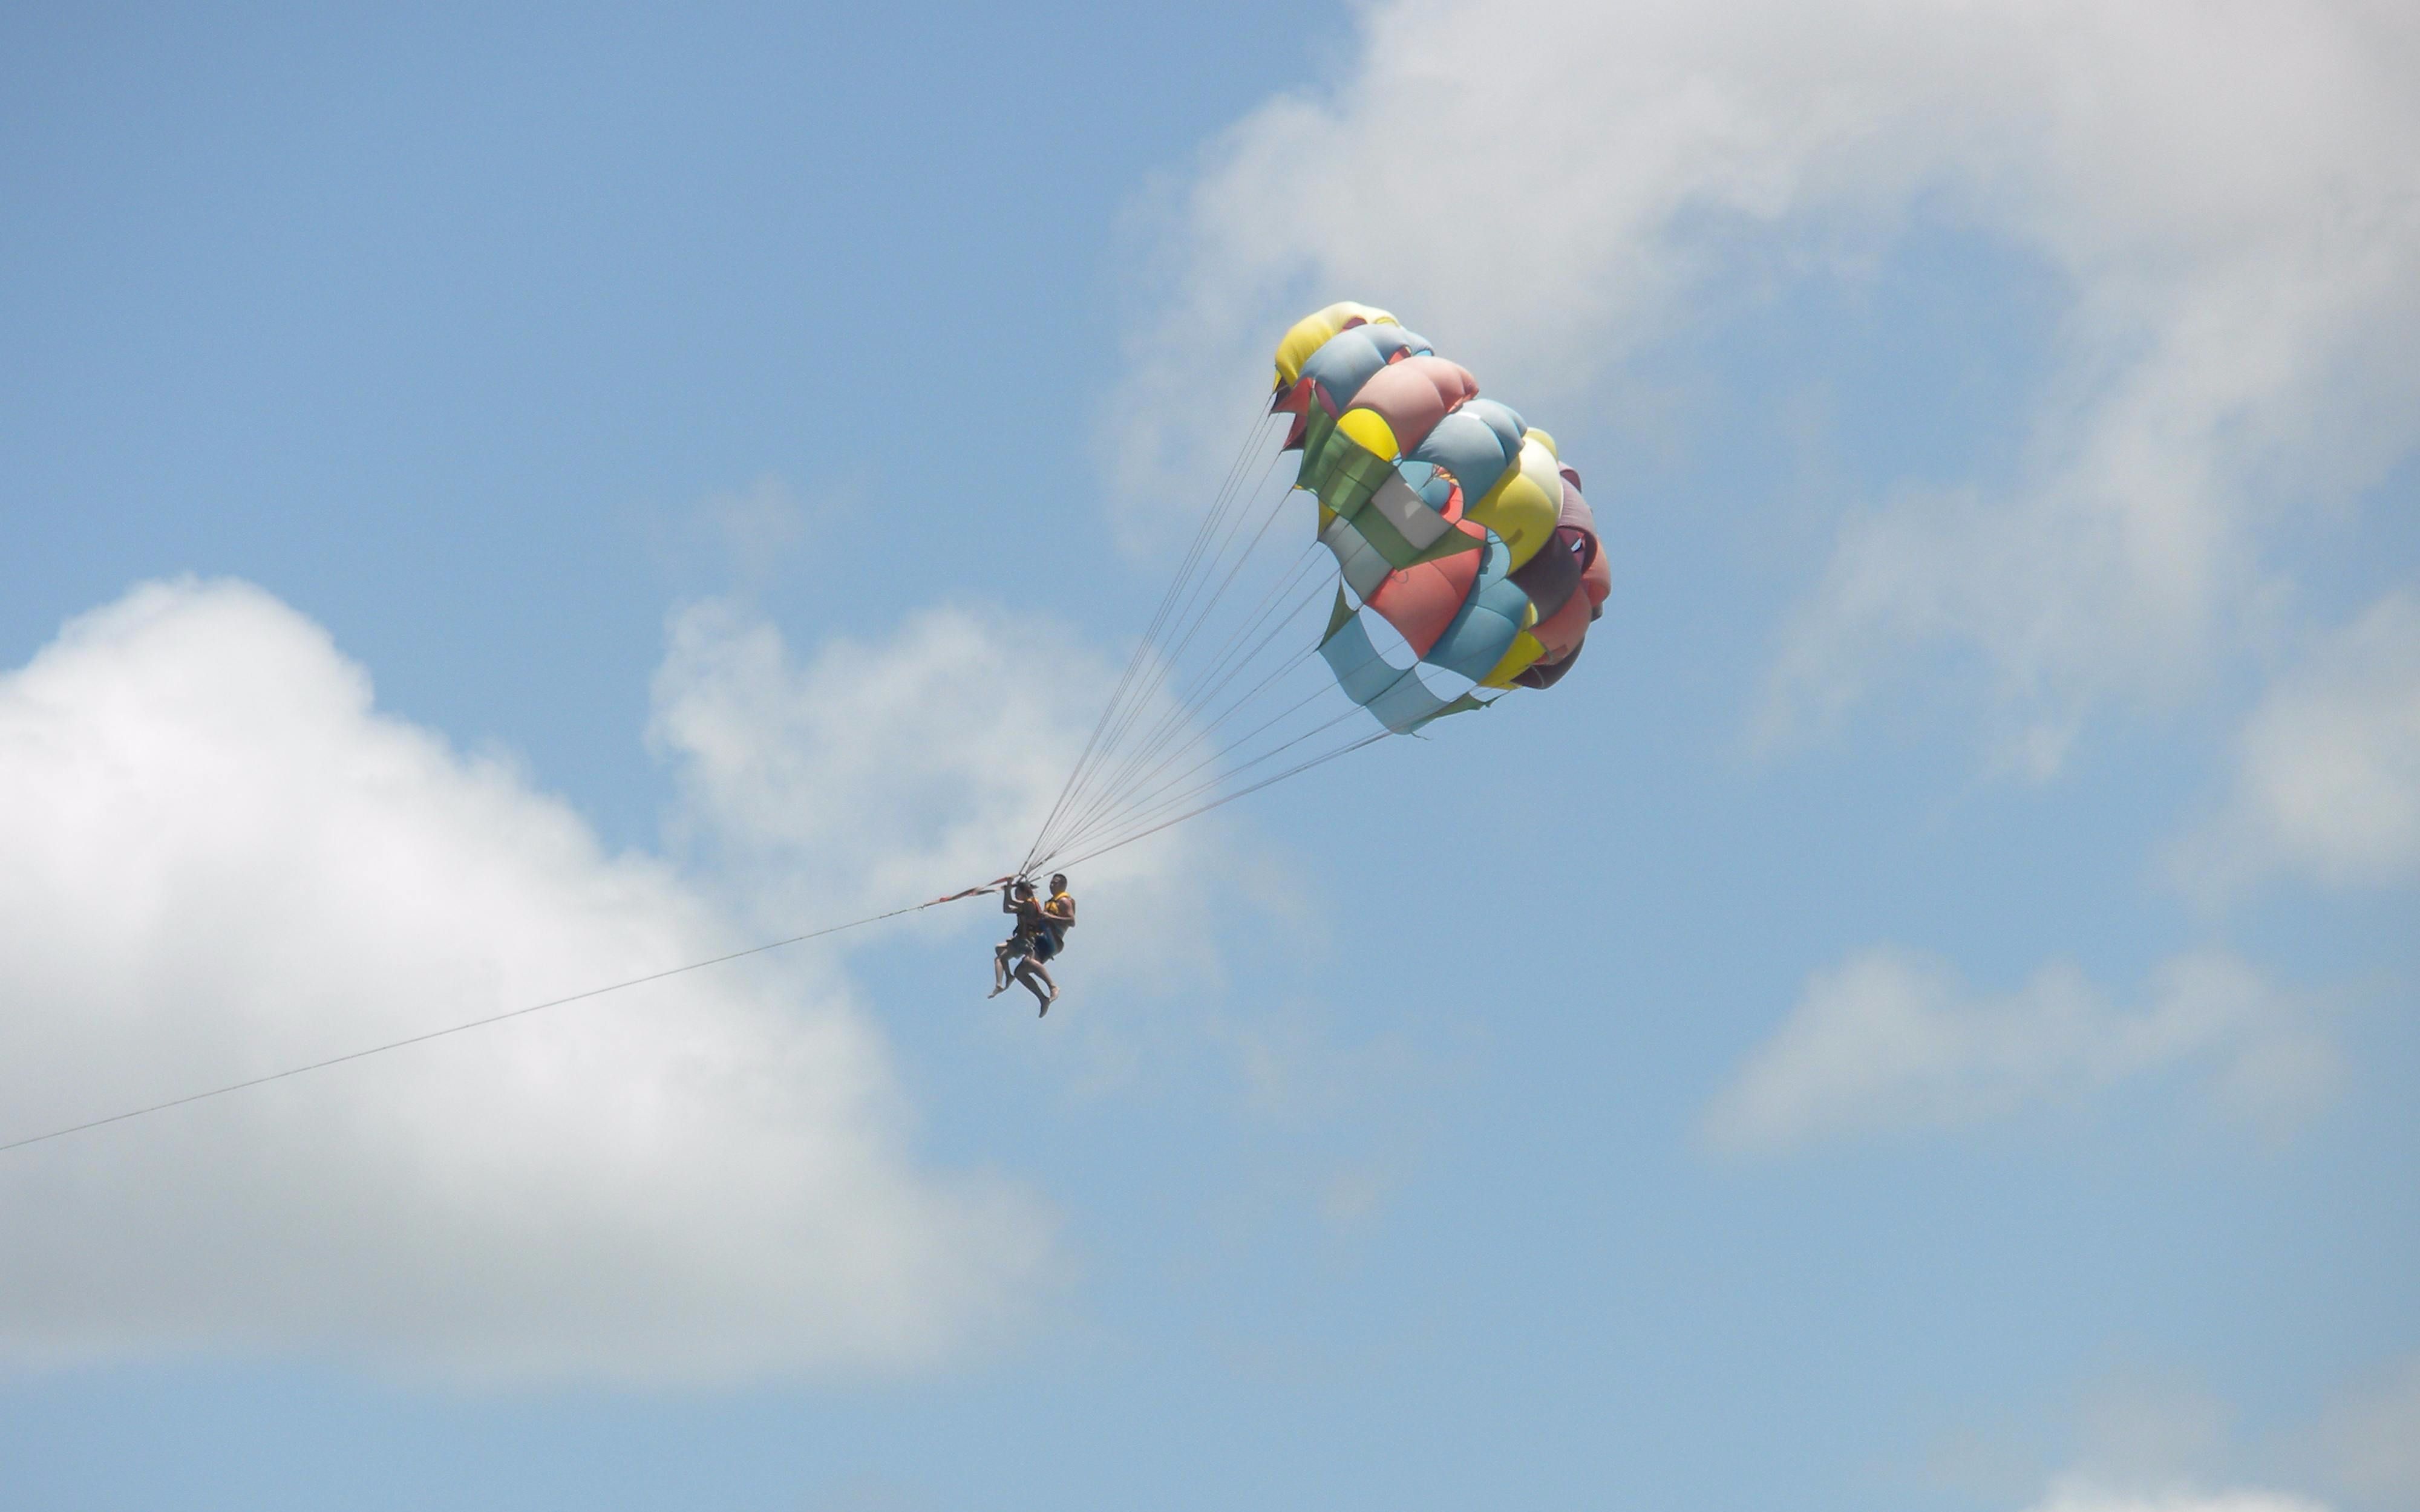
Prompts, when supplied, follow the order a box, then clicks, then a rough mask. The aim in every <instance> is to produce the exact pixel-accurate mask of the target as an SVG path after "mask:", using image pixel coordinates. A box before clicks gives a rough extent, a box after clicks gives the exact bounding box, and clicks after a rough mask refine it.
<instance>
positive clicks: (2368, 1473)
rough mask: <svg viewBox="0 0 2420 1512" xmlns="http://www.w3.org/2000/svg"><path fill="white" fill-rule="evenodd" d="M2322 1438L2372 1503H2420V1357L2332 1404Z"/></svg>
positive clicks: (2341, 1473)
mask: <svg viewBox="0 0 2420 1512" xmlns="http://www.w3.org/2000/svg"><path fill="white" fill-rule="evenodd" d="M2319 1439H2320V1443H2321V1445H2322V1449H2323V1452H2324V1453H2325V1455H2326V1457H2327V1458H2328V1460H2329V1462H2330V1465H2331V1468H2332V1469H2333V1471H2334V1472H2335V1476H2336V1478H2337V1479H2339V1480H2341V1481H2342V1482H2343V1483H2344V1485H2345V1488H2346V1489H2349V1490H2350V1491H2352V1492H2353V1493H2355V1494H2356V1495H2358V1496H2360V1497H2361V1498H2362V1499H2363V1501H2364V1503H2365V1504H2369V1505H2375V1506H2378V1507H2381V1508H2384V1507H2420V1355H2413V1356H2411V1357H2409V1358H2406V1359H2404V1360H2403V1361H2401V1362H2399V1363H2398V1365H2397V1367H2396V1368H2395V1370H2394V1371H2393V1372H2392V1373H2390V1374H2389V1375H2387V1376H2386V1377H2385V1378H2383V1379H2381V1380H2380V1381H2376V1382H2374V1383H2372V1384H2371V1385H2370V1386H2368V1387H2367V1388H2366V1389H2363V1390H2359V1391H2355V1392H2350V1393H2348V1394H2347V1395H2346V1396H2343V1397H2342V1398H2340V1399H2339V1400H2337V1401H2336V1402H2335V1403H2334V1404H2332V1405H2331V1407H2330V1408H2329V1410H2328V1412H2327V1413H2326V1414H2325V1416H2324V1418H2323V1419H2322V1422H2321V1425H2320V1430H2319Z"/></svg>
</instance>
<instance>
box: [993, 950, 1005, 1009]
mask: <svg viewBox="0 0 2420 1512" xmlns="http://www.w3.org/2000/svg"><path fill="white" fill-rule="evenodd" d="M1006 991H1008V946H1007V944H1006V942H1002V943H1001V944H999V945H996V946H993V947H992V951H991V995H993V996H994V997H998V996H999V995H1001V994H1002V993H1004V992H1006Z"/></svg>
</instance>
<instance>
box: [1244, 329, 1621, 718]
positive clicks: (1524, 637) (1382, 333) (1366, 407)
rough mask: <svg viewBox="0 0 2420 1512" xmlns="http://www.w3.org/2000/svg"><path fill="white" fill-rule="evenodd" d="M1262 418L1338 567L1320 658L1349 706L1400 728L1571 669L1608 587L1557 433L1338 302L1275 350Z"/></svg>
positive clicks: (1405, 335) (1455, 366) (1412, 339)
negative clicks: (1281, 444)
mask: <svg viewBox="0 0 2420 1512" xmlns="http://www.w3.org/2000/svg"><path fill="white" fill-rule="evenodd" d="M1270 409H1271V410H1272V411H1274V412H1281V413H1288V414H1292V415H1294V416H1295V422H1294V424H1293V426H1292V428H1291V429H1290V430H1289V431H1288V432H1287V435H1286V439H1285V446H1286V449H1288V450H1295V449H1299V450H1300V451H1301V453H1302V470H1301V471H1300V473H1299V474H1298V475H1297V476H1296V478H1295V487H1296V488H1299V489H1305V490H1308V491H1309V492H1311V494H1313V495H1314V496H1316V497H1317V499H1318V501H1319V538H1320V541H1321V542H1322V543H1323V544H1324V545H1326V547H1327V548H1328V549H1329V550H1330V551H1332V552H1333V553H1334V554H1335V557H1336V562H1337V565H1338V567H1339V568H1340V569H1341V571H1342V579H1343V580H1342V582H1341V583H1340V584H1339V585H1338V587H1337V590H1336V600H1335V605H1334V608H1333V609H1331V611H1330V613H1329V615H1328V622H1327V629H1326V634H1325V636H1324V637H1323V638H1322V640H1321V641H1320V647H1319V652H1320V656H1322V657H1323V658H1325V659H1326V662H1327V665H1328V667H1329V669H1330V670H1331V671H1334V672H1335V674H1336V680H1337V683H1338V684H1339V685H1340V686H1341V687H1342V688H1343V689H1344V691H1345V693H1346V695H1347V696H1348V697H1350V698H1351V699H1352V700H1353V701H1354V702H1356V703H1358V704H1360V705H1361V706H1362V707H1364V708H1366V709H1368V710H1369V711H1370V712H1371V714H1372V715H1373V716H1375V717H1377V719H1378V721H1379V722H1380V723H1382V724H1384V725H1385V726H1386V727H1387V728H1388V730H1390V731H1394V732H1396V733H1410V732H1411V731H1414V730H1417V729H1419V727H1420V726H1422V725H1424V724H1427V723H1428V722H1429V721H1431V720H1433V719H1439V718H1442V717H1445V716H1447V715H1449V714H1457V713H1461V712H1462V711H1464V710H1466V709H1474V708H1478V707H1480V706H1481V705H1482V704H1484V703H1486V702H1492V698H1491V697H1490V693H1491V690H1493V691H1494V692H1495V693H1497V694H1500V693H1501V692H1502V691H1504V690H1508V689H1511V688H1512V687H1553V686H1554V685H1555V683H1556V682H1558V681H1559V679H1560V678H1561V677H1562V675H1563V673H1565V672H1566V671H1570V670H1571V666H1572V663H1573V662H1574V661H1575V660H1576V659H1577V658H1578V656H1579V651H1580V643H1581V641H1582V640H1585V639H1586V638H1587V635H1588V627H1589V625H1590V622H1592V621H1593V620H1595V619H1596V618H1597V617H1598V616H1599V615H1600V614H1602V613H1603V612H1604V611H1605V600H1606V594H1608V593H1609V592H1610V591H1611V588H1612V576H1611V569H1610V566H1609V564H1608V563H1606V556H1605V551H1604V549H1603V547H1602V545H1601V544H1600V542H1599V541H1598V538H1597V532H1596V518H1595V517H1594V516H1593V515H1592V514H1590V510H1589V506H1588V501H1586V500H1585V499H1583V498H1581V497H1580V479H1579V474H1578V473H1577V472H1575V471H1573V470H1572V469H1571V468H1568V467H1566V466H1564V465H1563V463H1562V460H1561V458H1560V456H1559V455H1558V454H1557V452H1556V449H1555V442H1554V438H1552V437H1550V436H1548V435H1547V434H1546V433H1545V432H1544V431H1543V430H1537V429H1533V428H1532V427H1530V426H1529V425H1528V424H1526V423H1524V422H1523V420H1522V419H1521V416H1520V415H1519V414H1518V413H1517V412H1515V411H1514V410H1512V409H1510V408H1508V407H1506V406H1505V405H1502V404H1499V403H1497V401H1496V400H1493V399H1486V398H1481V396H1480V393H1479V382H1478V380H1477V379H1476V378H1472V377H1471V376H1470V373H1469V371H1468V370H1467V369H1466V368H1464V367H1463V366H1461V364H1459V363H1451V362H1448V361H1447V360H1445V359H1444V358H1442V357H1439V356H1437V355H1436V354H1435V351H1434V350H1433V349H1432V348H1431V347H1430V346H1429V344H1428V343H1427V342H1426V341H1424V340H1422V339H1421V338H1420V337H1419V336H1417V335H1414V334H1413V333H1412V332H1409V331H1406V330H1404V327H1403V325H1402V324H1401V323H1400V322H1398V321H1397V320H1396V319H1395V317H1394V316H1391V315H1389V314H1388V313H1387V312H1386V311H1384V310H1380V309H1376V308H1373V306H1370V305H1366V304H1355V303H1351V302H1349V301H1348V302H1343V303H1338V304H1331V305H1329V306H1327V307H1326V309H1324V310H1321V311H1319V312H1318V313H1316V314H1314V315H1310V316H1304V317H1303V318H1302V319H1301V320H1298V321H1296V322H1295V325H1294V328H1293V329H1292V330H1290V331H1288V332H1286V334H1285V339H1284V340H1283V341H1280V343H1279V344H1278V349H1277V382H1276V389H1275V393H1274V396H1273V397H1272V399H1271V401H1270Z"/></svg>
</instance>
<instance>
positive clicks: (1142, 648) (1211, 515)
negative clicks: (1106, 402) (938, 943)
mask: <svg viewBox="0 0 2420 1512" xmlns="http://www.w3.org/2000/svg"><path fill="white" fill-rule="evenodd" d="M1275 418H1276V417H1275V416H1272V415H1268V414H1262V415H1260V416H1259V417H1258V418H1257V419H1255V420H1254V422H1253V423H1252V424H1251V426H1250V428H1249V430H1247V431H1246V432H1245V435H1244V439H1243V441H1242V443H1241V444H1239V445H1238V446H1237V447H1236V448H1235V456H1234V460H1233V461H1232V462H1230V463H1229V464H1228V465H1227V476H1226V479H1225V481H1224V482H1223V483H1221V484H1220V485H1219V488H1218V499H1217V501H1216V502H1214V504H1213V506H1212V507H1211V508H1210V509H1209V510H1208V511H1207V512H1205V513H1204V514H1203V515H1202V523H1201V526H1200V527H1199V528H1198V529H1197V530H1196V531H1195V532H1194V533H1193V541H1192V544H1191V545H1190V546H1188V547H1187V548H1186V552H1185V556H1184V559H1183V560H1182V561H1180V562H1179V563H1178V564H1177V568H1176V572H1175V575H1174V576H1173V577H1171V579H1169V584H1168V590H1167V592H1165V593H1163V594H1161V595H1160V599H1159V607H1158V608H1157V609H1154V610H1153V611H1152V617H1151V623H1150V625H1147V626H1145V628H1144V630H1143V634H1142V639H1140V640H1138V641H1136V642H1135V648H1134V652H1133V654H1132V655H1131V656H1128V657H1127V658H1126V665H1125V671H1124V672H1123V673H1122V674H1121V675H1120V676H1119V678H1118V686H1117V687H1116V688H1115V689H1114V690H1113V691H1112V692H1111V693H1110V694H1109V702H1108V703H1106V704H1104V705H1103V706H1102V708H1101V717H1100V718H1099V719H1097V720H1095V721H1094V725H1093V733H1092V735H1091V736H1090V737H1089V738H1088V739H1086V741H1085V742H1084V749H1083V751H1082V752H1081V753H1080V754H1079V755H1078V757H1077V758H1076V764H1075V767H1074V768H1073V769H1072V770H1070V771H1069V772H1068V774H1067V780H1066V781H1065V782H1064V783H1063V784H1061V786H1060V789H1059V796H1058V797H1057V799H1056V800H1054V801H1053V802H1052V804H1051V807H1050V812H1049V814H1048V815H1047V816H1046V817H1045V819H1044V820H1043V825H1042V827H1043V832H1044V833H1045V834H1047V833H1048V831H1049V828H1050V825H1052V824H1054V823H1056V822H1057V820H1058V817H1059V814H1060V811H1061V810H1063V809H1064V808H1065V807H1066V805H1067V803H1068V800H1069V799H1070V797H1071V796H1073V795H1074V794H1075V792H1076V790H1077V788H1078V786H1079V784H1080V782H1081V780H1082V779H1083V778H1084V776H1085V774H1086V772H1087V770H1088V764H1090V762H1091V761H1092V758H1093V753H1094V750H1095V749H1096V748H1098V747H1099V746H1100V743H1101V737H1102V735H1103V733H1105V732H1107V731H1108V729H1109V725H1110V723H1111V721H1112V719H1113V718H1114V717H1116V716H1117V715H1118V713H1119V712H1120V710H1121V708H1122V707H1123V705H1124V702H1125V695H1126V690H1127V689H1128V688H1129V687H1131V686H1132V685H1133V683H1134V679H1135V675H1136V673H1137V672H1139V671H1141V669H1142V667H1143V664H1144V663H1145V662H1146V661H1147V660H1148V659H1150V656H1151V652H1152V649H1153V647H1154V646H1155V645H1156V643H1157V640H1158V635H1159V631H1160V627H1161V625H1163V624H1165V623H1166V621H1167V619H1168V616H1169V612H1170V610H1171V609H1172V608H1173V607H1174V605H1175V603H1176V601H1177V598H1178V595H1179V594H1180V593H1181V592H1182V591H1183V590H1184V588H1185V587H1186V585H1187V580H1188V579H1189V578H1190V575H1191V573H1192V570H1193V566H1194V563H1195V562H1196V561H1197V560H1198V559H1199V557H1200V555H1201V552H1202V547H1203V546H1204V545H1205V544H1207V543H1208V541H1209V539H1210V537H1211V535H1212V534H1213V533H1214V532H1216V530H1217V528H1218V517H1219V515H1220V514H1221V513H1222V511H1223V510H1224V508H1225V504H1226V501H1227V499H1228V497H1229V496H1230V495H1231V494H1232V493H1233V490H1234V487H1235V483H1236V480H1237V479H1238V478H1240V477H1241V476H1242V475H1243V473H1244V470H1245V469H1246V468H1247V467H1248V466H1249V465H1250V461H1251V455H1252V451H1253V448H1254V446H1255V445H1256V444H1258V443H1260V442H1261V441H1262V440H1263V439H1264V437H1265V436H1266V435H1267V434H1268V432H1269V431H1270V429H1271V428H1272V425H1271V422H1272V421H1273V420H1274V419H1275ZM1040 848H1041V838H1040V837H1039V836H1037V837H1036V838H1035V842H1034V847H1033V849H1034V850H1039V849H1040ZM1032 864H1033V852H1032V851H1028V852H1027V853H1026V858H1025V861H1024V862H1023V863H1022V864H1021V865H1019V867H1018V868H1017V870H1018V871H1019V872H1027V871H1030V870H1032Z"/></svg>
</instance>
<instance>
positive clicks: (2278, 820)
mask: <svg viewBox="0 0 2420 1512" xmlns="http://www.w3.org/2000/svg"><path fill="white" fill-rule="evenodd" d="M2179 863H2180V865H2179V871H2180V876H2181V878H2182V879H2183V880H2184V881H2185V882H2186V884H2187V885H2188V886H2190V887H2195V888H2196V889H2198V890H2204V891H2211V892H2224V891H2226V890H2230V889H2233V888H2236V887H2242V886H2243V885H2245V884H2247V883H2249V882H2251V881H2253V880H2255V879H2257V878H2259V877H2262V876H2267V875H2272V874H2277V873H2286V874H2291V875H2297V876H2302V877H2305V878H2309V879H2311V880H2314V881H2317V882H2320V883H2324V884H2327V885H2330V886H2334V887H2354V886H2365V885H2366V886H2380V885H2385V884H2392V883H2398V882H2404V881H2409V880H2410V879H2412V877H2413V876H2414V875H2420V603H2415V602H2414V601H2413V600H2412V597H2411V596H2410V595H2408V594H2393V595H2390V596H2389V597H2387V598H2384V599H2382V600H2381V601H2380V602H2379V603H2377V604H2375V605H2373V606H2372V607H2371V608H2370V609H2369V610H2368V612H2366V613H2365V614H2364V615H2362V616H2361V618H2360V619H2359V620H2357V621H2355V622H2354V623H2353V624H2352V625H2349V626H2347V627H2345V628H2343V629H2341V630H2339V631H2337V632H2336V633H2335V634H2333V635H2331V636H2329V637H2326V638H2325V639H2323V640H2321V642H2320V643H2319V645H2318V646H2317V648H2316V649H2315V650H2314V652H2313V653H2312V655H2311V656H2308V657H2307V658H2306V659H2305V660H2304V661H2303V662H2302V663H2301V664H2300V665H2298V666H2296V667H2294V668H2293V669H2291V670H2289V671H2288V672H2287V673H2286V674H2284V675H2283V676H2281V677H2280V678H2278V679H2277V681H2276V682H2275V683H2274V684H2273V686H2272V687H2270V689H2269V691H2268V693H2267V695H2266V696H2265V697H2264V698H2263V699H2262V700H2261V702H2260V704H2259V706H2258V707H2257V709H2255V710H2254V711H2253V713H2252V716H2251V717H2250V718H2249V719H2248V720H2246V721H2245V724H2244V727H2243V731H2242V734H2241V736H2240V737H2239V739H2238V743H2237V762H2236V773H2235V779H2234V784H2233V789H2232V792H2231V793H2230V795H2229V796H2228V798H2227V800H2226V805H2225V807H2224V809H2223V810H2222V811H2221V812H2220V814H2219V815H2218V816H2217V818H2216V819H2214V820H2213V821H2212V822H2211V824H2210V825H2208V826H2206V827H2205V828H2204V829H2203V830H2202V831H2201V832H2200V833H2199V834H2197V835H2195V836H2194V837H2192V838H2191V839H2190V840H2189V841H2187V842H2186V843H2185V844H2184V845H2183V846H2182V847H2181V849H2180V854H2179Z"/></svg>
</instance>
